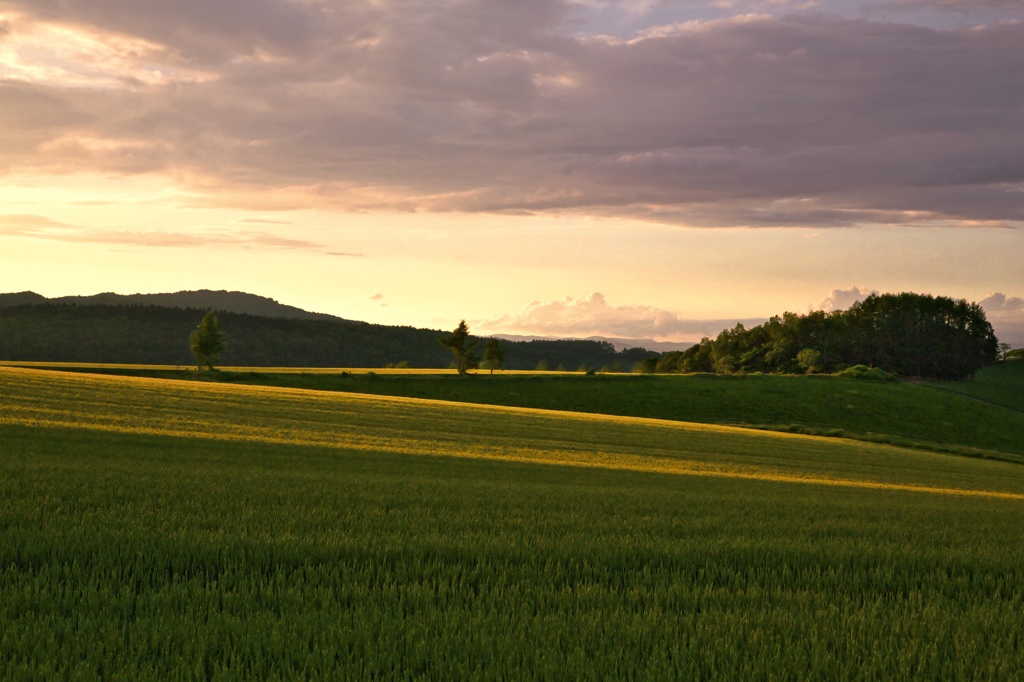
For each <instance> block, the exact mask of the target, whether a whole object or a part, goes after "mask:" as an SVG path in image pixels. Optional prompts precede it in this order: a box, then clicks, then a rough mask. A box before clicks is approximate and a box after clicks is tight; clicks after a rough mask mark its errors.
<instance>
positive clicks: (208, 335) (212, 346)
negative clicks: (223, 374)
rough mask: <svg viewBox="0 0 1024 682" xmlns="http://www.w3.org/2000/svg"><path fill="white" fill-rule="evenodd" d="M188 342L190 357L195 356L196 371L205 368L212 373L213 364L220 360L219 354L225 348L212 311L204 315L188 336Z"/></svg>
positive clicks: (222, 333)
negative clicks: (190, 350)
mask: <svg viewBox="0 0 1024 682" xmlns="http://www.w3.org/2000/svg"><path fill="white" fill-rule="evenodd" d="M188 340H189V344H190V347H191V349H192V355H194V356H196V369H199V370H201V369H203V367H205V368H206V369H208V370H210V371H212V370H213V365H214V363H215V362H217V361H218V360H220V354H221V353H223V352H224V348H225V347H226V346H227V343H226V341H225V340H224V332H222V331H221V330H220V322H218V321H217V315H216V314H214V312H213V311H212V310H211V311H210V312H208V313H206V315H205V316H204V317H203V321H202V322H200V323H199V326H198V327H196V328H195V330H194V331H193V332H192V333H191V334H189V337H188Z"/></svg>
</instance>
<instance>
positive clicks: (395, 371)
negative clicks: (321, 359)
mask: <svg viewBox="0 0 1024 682" xmlns="http://www.w3.org/2000/svg"><path fill="white" fill-rule="evenodd" d="M0 367H28V368H36V369H56V370H61V369H66V370H94V371H96V372H100V373H103V372H106V371H108V370H127V371H160V372H168V371H182V370H184V371H187V370H191V369H195V366H194V365H191V366H190V365H144V364H129V363H119V362H34V361H21V360H0ZM217 370H218V371H221V372H259V373H261V374H332V375H337V374H342V373H344V372H347V373H349V374H371V373H372V374H387V375H395V376H402V375H410V376H431V375H437V376H456V375H458V371H457V370H454V369H439V368H422V367H244V366H235V365H225V366H223V367H218V368H217ZM475 373H477V374H481V375H484V374H488V370H485V369H484V370H475ZM495 374H497V375H498V376H520V375H526V376H529V375H539V376H558V375H574V374H580V372H570V371H556V370H533V369H500V370H496V372H495ZM620 376H628V375H625V374H623V375H620Z"/></svg>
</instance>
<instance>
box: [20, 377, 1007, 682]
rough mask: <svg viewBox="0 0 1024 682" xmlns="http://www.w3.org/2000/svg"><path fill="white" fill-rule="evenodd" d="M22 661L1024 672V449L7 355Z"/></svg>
mask: <svg viewBox="0 0 1024 682" xmlns="http://www.w3.org/2000/svg"><path fill="white" fill-rule="evenodd" d="M0 408H2V409H0V448H2V450H0V469H2V472H3V473H2V476H0V485H2V486H3V495H2V496H0V519H2V525H0V619H2V622H3V623H4V627H3V628H2V631H0V676H3V677H4V678H5V679H39V678H51V677H60V678H78V679H91V678H94V677H102V678H111V679H144V678H151V679H167V678H182V677H206V678H214V679H228V678H230V679H238V678H260V679H272V678H294V677H303V678H309V677H334V678H359V679H367V678H370V679H372V678H388V679H391V678H400V679H416V678H422V679H448V678H463V679H465V678H483V679H486V678H491V679H512V678H565V677H572V678H590V679H596V678H609V677H615V678H648V679H651V678H671V677H686V678H719V679H737V678H746V679H751V678H752V679H793V678H806V677H817V678H827V679H853V678H858V679H860V678H875V679H909V678H922V677H927V678H944V679H951V678H963V677H971V678H976V677H981V678H990V679H1011V678H1013V677H1015V676H1019V675H1020V674H1022V673H1024V636H1022V635H1021V628H1020V614H1021V613H1022V612H1024V546H1022V543H1021V542H1020V539H1021V535H1020V528H1021V525H1022V520H1024V467H1021V466H1020V465H1016V464H1012V463H1007V462H1001V461H990V460H981V459H970V458H965V457H957V456H951V455H945V454H940V453H934V452H924V451H920V450H907V449H902V448H898V447H892V446H887V445H877V444H865V443H856V442H852V441H845V440H838V439H826V438H816V437H809V436H802V435H790V434H777V433H770V432H763V431H749V430H743V429H736V428H728V427H718V426H708V425H697V424H686V423H679V422H670V421H659V420H652V419H639V418H630V417H614V416H600V415H580V414H571V413H567V412H545V411H538V410H531V409H519V408H507V407H494V406H479V405H467V404H452V403H447V402H440V401H427V400H415V399H403V398H390V397H378V396H368V395H352V394H342V393H329V392H316V391H304V390H295V389H281V388H265V387H252V386H237V385H224V384H208V383H199V382H179V381H167V380H154V379H145V378H125V377H104V376H91V375H83V374H70V373H55V372H42V371H34V370H18V369H2V368H0Z"/></svg>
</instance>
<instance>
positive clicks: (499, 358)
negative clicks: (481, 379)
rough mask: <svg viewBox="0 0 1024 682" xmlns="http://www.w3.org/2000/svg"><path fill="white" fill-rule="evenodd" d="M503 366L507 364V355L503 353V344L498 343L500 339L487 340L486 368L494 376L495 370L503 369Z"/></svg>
mask: <svg viewBox="0 0 1024 682" xmlns="http://www.w3.org/2000/svg"><path fill="white" fill-rule="evenodd" d="M503 364H505V354H504V353H503V352H502V351H501V343H499V342H498V339H487V341H485V342H484V367H486V368H487V369H489V370H491V374H494V370H496V369H501V366H502V365H503Z"/></svg>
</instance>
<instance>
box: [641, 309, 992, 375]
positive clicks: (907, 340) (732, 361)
mask: <svg viewBox="0 0 1024 682" xmlns="http://www.w3.org/2000/svg"><path fill="white" fill-rule="evenodd" d="M998 347H999V344H998V340H997V339H996V336H995V334H994V333H993V331H992V325H991V324H989V322H988V320H987V319H986V318H985V312H984V311H983V310H982V309H981V306H979V305H978V304H976V303H968V302H966V301H964V300H954V299H951V298H946V297H943V296H927V295H922V294H912V293H901V294H882V295H877V294H876V295H872V296H869V297H868V298H866V299H864V300H863V301H861V302H859V303H857V304H855V305H853V306H851V307H850V308H849V309H848V310H843V311H835V312H830V313H826V312H823V311H820V310H819V311H815V312H811V313H808V314H806V315H798V314H795V313H785V314H783V315H782V316H775V317H772V318H771V319H770V320H768V321H767V322H765V323H764V324H762V325H758V326H756V327H752V328H750V329H746V328H744V326H743V325H742V324H737V325H736V326H735V327H733V328H732V329H726V330H724V331H723V332H722V333H721V334H719V335H718V337H717V338H715V339H710V338H704V339H702V340H701V342H700V343H698V344H697V345H695V346H692V347H691V348H688V349H687V350H685V351H682V352H676V353H667V354H665V355H663V356H662V357H661V358H660V359H659V360H658V362H657V363H656V366H655V371H659V372H717V373H734V372H783V373H812V372H835V371H838V370H842V369H844V368H846V367H851V366H854V365H866V366H868V367H877V368H881V369H883V370H885V371H887V372H892V373H893V374H896V375H899V376H905V377H924V378H934V379H965V378H968V377H971V376H973V375H974V373H975V372H977V371H978V370H979V369H981V368H982V367H985V366H987V365H990V364H993V363H994V362H996V360H997V359H998Z"/></svg>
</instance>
